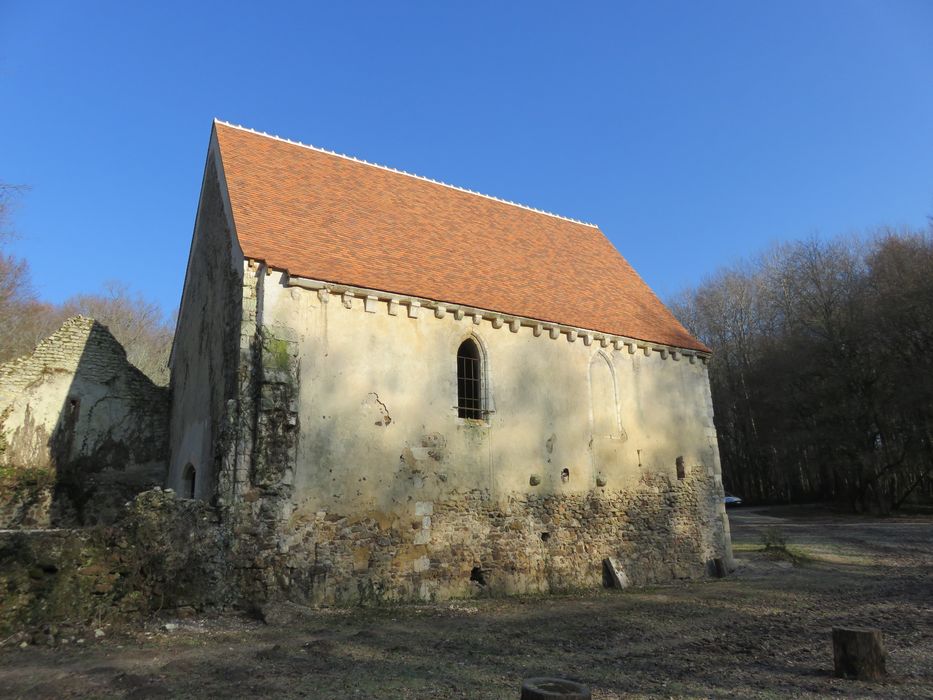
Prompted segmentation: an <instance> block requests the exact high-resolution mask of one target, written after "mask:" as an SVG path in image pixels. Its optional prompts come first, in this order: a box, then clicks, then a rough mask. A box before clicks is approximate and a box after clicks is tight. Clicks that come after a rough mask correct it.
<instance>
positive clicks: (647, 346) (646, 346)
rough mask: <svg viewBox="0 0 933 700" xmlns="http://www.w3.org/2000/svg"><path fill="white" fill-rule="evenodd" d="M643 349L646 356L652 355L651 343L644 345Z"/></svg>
mask: <svg viewBox="0 0 933 700" xmlns="http://www.w3.org/2000/svg"><path fill="white" fill-rule="evenodd" d="M641 349H642V351H643V352H644V353H645V357H651V346H650V345H643V346H642V348H641Z"/></svg>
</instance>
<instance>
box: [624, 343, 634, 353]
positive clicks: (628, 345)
mask: <svg viewBox="0 0 933 700" xmlns="http://www.w3.org/2000/svg"><path fill="white" fill-rule="evenodd" d="M625 347H627V348H628V354H629V355H634V354H635V349H636V345H635V343H626V344H625Z"/></svg>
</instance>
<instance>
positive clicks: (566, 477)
mask: <svg viewBox="0 0 933 700" xmlns="http://www.w3.org/2000/svg"><path fill="white" fill-rule="evenodd" d="M560 480H561V481H563V482H564V483H565V484H566V483H567V482H568V481H570V470H569V469H567V467H564V468H563V469H561V470H560Z"/></svg>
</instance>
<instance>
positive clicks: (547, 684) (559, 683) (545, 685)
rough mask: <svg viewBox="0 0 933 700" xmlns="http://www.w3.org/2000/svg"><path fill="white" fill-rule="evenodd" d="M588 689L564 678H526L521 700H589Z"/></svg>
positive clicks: (523, 683)
mask: <svg viewBox="0 0 933 700" xmlns="http://www.w3.org/2000/svg"><path fill="white" fill-rule="evenodd" d="M591 698H592V695H591V694H590V689H589V688H587V687H586V686H585V685H583V684H582V683H576V682H575V681H568V680H567V679H566V678H527V679H525V681H524V682H522V697H521V700H591Z"/></svg>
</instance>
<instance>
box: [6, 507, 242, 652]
mask: <svg viewBox="0 0 933 700" xmlns="http://www.w3.org/2000/svg"><path fill="white" fill-rule="evenodd" d="M223 538H224V529H223V528H221V527H220V525H219V519H218V516H217V512H216V510H215V509H213V508H211V507H210V506H208V505H207V504H205V503H203V502H201V501H196V500H190V499H180V498H176V497H175V495H174V494H173V493H172V492H171V491H162V490H161V489H156V490H152V491H147V492H145V493H143V494H140V495H139V496H138V497H137V498H136V499H134V500H133V501H132V503H130V504H129V505H128V506H127V507H126V508H124V509H123V511H122V512H121V514H120V517H119V519H118V521H117V523H116V524H114V525H111V526H96V527H90V528H81V529H51V530H19V531H18V530H2V531H0V590H2V591H3V595H2V596H0V642H2V641H3V638H5V637H7V635H16V634H20V635H28V636H29V638H31V639H32V641H35V642H44V643H49V644H52V643H55V641H56V637H58V638H62V637H64V638H67V637H68V635H70V634H75V635H80V634H82V633H85V632H86V631H87V628H90V627H101V626H104V625H107V624H120V623H124V622H127V621H132V620H138V619H142V618H144V617H146V616H148V615H151V614H153V613H155V612H158V611H167V612H171V613H175V614H185V613H186V612H187V613H193V612H199V611H205V610H214V609H220V608H222V607H224V606H225V605H226V604H227V603H228V601H229V600H231V599H232V597H233V595H232V593H231V589H230V586H229V584H228V581H230V580H231V579H232V577H231V576H230V575H229V572H228V568H227V563H226V559H225V557H224V552H225V551H226V546H225V544H224V539H223ZM24 640H25V641H29V640H28V639H25V638H24Z"/></svg>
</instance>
